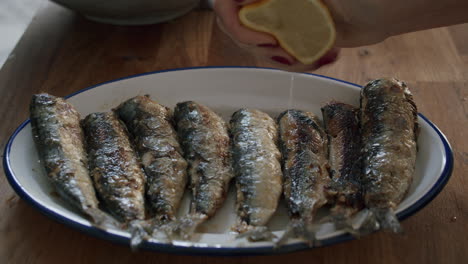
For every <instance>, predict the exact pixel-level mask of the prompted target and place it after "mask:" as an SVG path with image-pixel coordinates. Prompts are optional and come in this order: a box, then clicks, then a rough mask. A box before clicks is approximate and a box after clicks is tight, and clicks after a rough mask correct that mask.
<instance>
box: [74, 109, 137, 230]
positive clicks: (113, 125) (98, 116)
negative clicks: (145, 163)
mask: <svg viewBox="0 0 468 264" xmlns="http://www.w3.org/2000/svg"><path fill="white" fill-rule="evenodd" d="M83 127H84V131H85V136H86V141H87V150H88V158H89V170H90V175H91V177H92V178H93V180H94V186H95V188H96V191H97V194H98V196H99V197H100V198H101V200H102V201H103V203H104V205H105V206H106V208H107V209H108V210H109V211H110V213H111V214H112V215H114V216H115V217H116V218H118V219H119V221H121V222H124V223H129V222H131V221H132V220H143V219H144V218H145V204H144V191H145V189H144V185H145V175H144V174H143V170H142V168H141V166H140V164H139V163H138V160H137V156H136V153H135V151H134V150H133V149H132V147H131V145H130V141H129V139H128V135H127V131H126V128H125V126H124V124H122V123H121V121H120V120H119V119H118V118H117V116H116V115H115V114H114V113H113V112H107V113H93V114H90V115H88V116H87V117H86V118H85V119H84V120H83Z"/></svg>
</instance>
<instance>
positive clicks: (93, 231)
mask: <svg viewBox="0 0 468 264" xmlns="http://www.w3.org/2000/svg"><path fill="white" fill-rule="evenodd" d="M201 69H257V70H273V71H281V72H283V71H282V70H279V69H275V68H265V67H245V66H205V67H187V68H177V69H168V70H160V71H151V72H146V73H141V74H135V75H130V76H126V77H123V78H118V79H113V80H110V81H107V82H103V83H99V84H96V85H92V86H89V87H87V88H84V89H82V90H79V91H77V92H74V93H72V94H70V95H67V96H65V98H67V99H68V98H70V97H73V96H75V95H77V94H80V93H83V92H85V91H88V90H91V89H94V88H97V87H99V86H102V85H105V84H109V83H113V82H118V81H122V80H126V79H132V78H137V77H141V76H146V75H153V74H159V73H165V72H176V71H187V70H201ZM298 74H304V75H312V76H315V77H319V78H323V79H329V80H333V81H336V82H340V83H345V84H348V85H352V86H355V87H358V88H361V86H360V85H358V84H355V83H351V82H347V81H344V80H340V79H336V78H333V77H329V76H325V75H320V74H314V73H298ZM419 116H420V117H421V118H422V119H423V120H424V121H426V122H427V123H428V124H429V126H430V127H431V128H432V129H434V130H435V131H436V132H437V134H438V136H439V138H440V140H441V141H442V143H443V145H444V151H445V155H446V160H445V164H444V169H443V171H442V173H441V175H440V177H439V178H438V180H437V182H436V183H435V184H434V186H433V187H432V188H431V189H430V190H429V191H428V192H427V193H426V194H425V195H424V196H423V197H422V198H420V199H419V200H418V201H417V202H415V203H414V204H412V205H411V206H410V207H408V208H406V209H405V210H403V211H402V212H400V213H398V214H397V216H398V218H399V219H400V221H402V220H404V219H406V218H408V217H409V216H411V215H413V214H415V213H416V212H418V211H420V210H421V209H423V208H424V207H425V206H426V205H427V204H429V203H430V202H431V201H432V200H433V199H434V198H435V197H436V196H437V195H438V194H439V193H440V192H441V191H442V189H443V188H444V187H445V185H446V184H447V182H448V181H449V179H450V177H451V175H452V171H453V164H454V160H453V150H452V147H451V146H450V143H449V142H448V140H447V138H446V136H445V135H444V134H443V133H442V132H441V131H440V129H439V128H438V127H437V126H436V125H435V124H434V123H432V122H431V121H430V120H429V119H428V118H427V117H425V116H424V115H422V114H420V113H419ZM29 122H30V121H29V119H27V120H26V121H24V122H23V123H22V124H21V125H19V126H18V128H16V129H15V131H14V132H13V134H12V135H11V136H10V138H9V139H8V142H7V144H6V146H5V149H4V153H3V154H4V155H3V168H4V171H5V175H6V177H7V180H8V182H9V184H10V185H11V187H12V188H13V189H14V190H15V192H16V193H17V194H18V195H19V196H20V197H21V198H22V199H23V200H25V201H26V202H28V203H29V204H30V205H31V206H33V207H34V208H36V209H37V210H39V211H40V212H41V213H43V214H44V215H46V216H48V217H50V218H52V219H54V220H55V221H58V222H60V223H62V224H65V225H67V226H70V227H72V228H75V229H78V230H80V231H82V232H85V233H87V234H89V235H92V236H95V237H98V238H101V239H105V240H108V241H111V242H114V243H117V244H122V245H129V243H130V241H129V239H128V238H126V237H122V236H119V235H116V234H112V233H108V232H107V231H104V230H101V229H99V228H96V227H93V226H84V225H82V224H80V223H78V222H75V221H73V220H70V219H68V218H66V217H64V216H61V215H60V214H58V213H55V212H53V211H52V210H50V209H48V208H46V207H45V206H43V205H42V204H40V203H39V202H37V201H35V199H34V198H33V197H32V196H30V195H29V194H28V193H27V192H26V191H25V190H24V188H23V187H22V186H21V184H19V182H18V181H17V180H16V177H15V174H14V173H13V170H12V168H11V164H10V151H11V147H12V144H13V142H14V140H15V138H16V136H17V135H18V133H20V132H21V131H22V130H23V129H24V127H25V126H26V125H28V124H29ZM353 239H354V238H353V237H352V236H351V235H349V234H342V235H339V236H336V237H332V238H329V239H325V240H322V241H321V243H320V246H316V247H314V248H318V247H324V246H328V245H333V244H337V243H341V242H345V241H349V240H353ZM140 249H142V250H150V251H157V252H166V253H174V254H178V255H211V256H239V255H241V256H253V255H273V254H285V253H290V252H295V251H299V250H305V249H311V248H310V247H309V246H308V245H307V244H305V243H300V242H299V243H294V244H289V245H286V246H283V247H281V248H273V247H272V246H262V247H249V248H232V247H228V248H216V247H185V246H174V245H168V244H162V243H153V242H144V243H143V244H142V245H141V247H140Z"/></svg>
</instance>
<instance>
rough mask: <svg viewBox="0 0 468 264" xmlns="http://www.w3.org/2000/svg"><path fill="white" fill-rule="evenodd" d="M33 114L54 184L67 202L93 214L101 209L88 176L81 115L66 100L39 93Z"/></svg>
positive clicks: (33, 124)
mask: <svg viewBox="0 0 468 264" xmlns="http://www.w3.org/2000/svg"><path fill="white" fill-rule="evenodd" d="M30 115H31V127H32V133H33V139H34V142H35V144H36V147H37V150H38V153H39V156H40V158H41V160H42V162H43V165H44V167H45V169H46V172H47V176H48V178H49V180H50V182H51V183H52V184H53V185H54V187H55V190H56V191H57V192H58V193H59V195H60V196H61V197H62V198H63V199H64V200H66V201H67V202H69V203H70V204H72V205H73V206H74V207H75V208H77V209H79V210H81V211H82V212H84V213H86V214H90V212H91V211H94V210H96V209H97V208H98V200H97V198H96V193H95V191H94V188H93V184H92V180H91V178H90V176H89V174H88V169H87V156H86V152H85V149H84V137H83V130H82V129H81V127H80V114H79V113H78V112H77V111H76V110H75V108H74V107H73V106H72V105H71V104H69V103H68V102H66V101H65V100H64V99H62V98H59V97H55V96H52V95H49V94H36V95H34V96H33V97H32V101H31V104H30ZM91 214H92V213H91ZM91 216H92V215H91Z"/></svg>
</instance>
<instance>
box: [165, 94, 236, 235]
mask: <svg viewBox="0 0 468 264" xmlns="http://www.w3.org/2000/svg"><path fill="white" fill-rule="evenodd" d="M174 118H175V122H176V128H177V133H178V135H179V139H180V142H181V146H182V149H183V150H184V156H185V159H186V160H187V162H188V164H189V165H188V175H189V177H190V188H191V190H192V202H191V206H190V215H189V216H187V217H186V218H184V219H181V220H180V221H179V222H178V223H177V225H176V226H175V227H174V228H173V231H174V233H175V234H178V235H180V236H181V237H182V238H184V239H187V238H190V237H191V235H192V234H193V233H194V232H195V229H196V227H197V226H198V225H199V224H201V223H202V222H204V221H206V220H207V219H208V218H210V217H211V216H213V215H214V214H215V212H216V211H217V210H218V208H220V207H221V205H222V204H223V202H224V200H225V197H226V194H227V191H228V188H229V182H230V180H231V179H232V177H233V172H232V164H231V154H230V149H229V147H230V139H229V134H228V128H227V124H226V123H225V122H224V120H223V119H222V118H221V117H219V116H218V115H217V114H215V113H214V112H213V111H212V110H210V109H209V108H208V107H206V106H203V105H200V104H197V103H195V102H191V101H189V102H183V103H179V104H177V106H176V108H175V111H174Z"/></svg>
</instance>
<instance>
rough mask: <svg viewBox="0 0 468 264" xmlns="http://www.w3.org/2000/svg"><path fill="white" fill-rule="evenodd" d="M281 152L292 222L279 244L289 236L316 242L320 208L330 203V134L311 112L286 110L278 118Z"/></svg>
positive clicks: (286, 197)
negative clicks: (313, 223) (328, 159)
mask: <svg viewBox="0 0 468 264" xmlns="http://www.w3.org/2000/svg"><path fill="white" fill-rule="evenodd" d="M278 122H279V131H280V142H281V144H280V146H281V147H280V149H281V152H282V154H283V175H284V185H283V193H284V197H285V199H286V204H287V206H288V210H289V215H290V223H289V225H288V226H287V228H286V230H285V233H284V235H283V236H282V238H280V240H279V241H278V242H277V245H281V244H283V243H285V242H286V241H287V239H288V238H290V237H302V238H305V239H306V240H308V241H309V243H310V244H312V243H314V241H315V231H314V228H312V222H313V220H314V216H315V214H316V212H317V210H318V209H319V208H321V207H322V206H323V205H325V204H327V203H328V196H329V194H328V190H327V187H328V186H329V184H330V178H329V173H328V162H327V155H328V154H327V148H328V145H327V135H326V133H325V131H324V130H323V128H322V126H321V125H320V122H319V120H318V118H317V117H316V116H315V115H314V114H312V113H309V112H304V111H300V110H287V111H285V112H283V113H282V114H281V115H280V116H279V118H278Z"/></svg>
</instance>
